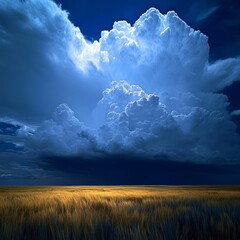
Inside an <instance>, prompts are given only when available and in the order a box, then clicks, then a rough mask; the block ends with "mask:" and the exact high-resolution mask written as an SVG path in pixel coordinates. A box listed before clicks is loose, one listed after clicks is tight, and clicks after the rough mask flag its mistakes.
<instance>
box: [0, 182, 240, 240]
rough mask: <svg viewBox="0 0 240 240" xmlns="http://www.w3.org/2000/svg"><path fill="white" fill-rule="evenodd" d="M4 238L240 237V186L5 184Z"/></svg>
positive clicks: (0, 215) (1, 200) (0, 205)
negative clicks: (51, 185)
mask: <svg viewBox="0 0 240 240" xmlns="http://www.w3.org/2000/svg"><path fill="white" fill-rule="evenodd" d="M0 239H1V240H10V239H11V240H15V239H16V240H18V239H19V240H24V239H31V240H33V239H41V240H44V239H58V240H61V239H66V240H68V239H90V240H91V239H93V240H97V239H113V240H124V239H130V240H131V239H138V240H142V239H144V240H145V239H146V240H149V239H153V240H161V239H164V240H165V239H166V240H175V239H181V240H184V239H194V240H198V239H199V240H200V239H204V240H206V239H212V240H215V239H219V240H221V239H223V240H230V239H232V240H234V239H240V187H219V186H218V187H214V186H212V187H210V186H208V187H204V186H193V187H190V186H185V187H184V186H115V187H111V186H91V187H90V186H81V187H54V186H53V187H0Z"/></svg>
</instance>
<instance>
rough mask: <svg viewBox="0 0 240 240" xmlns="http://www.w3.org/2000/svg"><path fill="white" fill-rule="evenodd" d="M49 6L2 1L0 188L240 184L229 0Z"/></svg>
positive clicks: (90, 1) (238, 92)
mask: <svg viewBox="0 0 240 240" xmlns="http://www.w3.org/2000/svg"><path fill="white" fill-rule="evenodd" d="M55 2H56V3H57V4H60V5H61V6H62V9H63V10H66V11H67V12H68V14H69V15H68V16H67V15H66V14H65V12H63V11H62V10H61V9H60V8H59V7H58V6H57V5H56V4H55V3H54V2H53V1H50V0H18V1H12V0H5V1H0V185H73V184H74V185H78V184H96V185H97V184H104V185H111V184H124V185H127V184H143V185H144V184H158V185H160V184H164V185H167V184H174V185H177V184H184V185H187V184H189V185H191V184H214V185H217V184H223V185H224V184H225V185H237V184H240V158H239V155H240V150H239V149H240V98H239V96H240V1H239V0H211V1H209V0H195V1H192V0H178V1H173V0H171V1H170V0H138V1H137V0H134V1H129V0H121V1H120V0H116V1H110V0H102V1H98V0H71V1H70V0H55ZM151 7H155V8H156V9H150V8H151ZM148 9H150V10H148ZM157 9H158V10H159V11H160V12H161V13H162V14H166V15H165V16H162V15H161V14H160V13H159V11H158V10H157ZM171 10H173V11H175V12H176V13H177V14H178V16H179V17H180V18H181V19H182V20H183V21H184V22H186V23H187V24H188V25H189V26H190V27H192V28H193V29H194V30H200V32H202V33H203V34H205V35H206V36H207V37H208V39H207V38H206V37H205V36H204V35H202V34H200V32H197V31H194V30H192V29H190V28H189V27H187V26H186V25H185V23H184V22H183V21H182V20H181V19H179V18H177V17H176V15H175V14H174V13H169V14H167V12H169V11H171ZM142 14H144V15H143V17H141V18H140V16H141V15H142ZM138 19H139V21H138V23H137V24H136V25H135V26H134V28H130V26H129V25H128V24H127V23H126V22H119V23H117V24H115V25H114V27H113V24H114V22H116V21H120V20H125V21H127V22H129V23H130V24H134V23H135V21H136V20H138ZM72 23H73V24H74V25H75V26H76V27H79V28H80V30H81V33H80V32H79V29H78V28H75V27H74V26H73V24H72ZM112 29H113V30H112ZM133 29H134V30H133ZM103 30H108V31H109V32H105V33H104V34H103V36H102V37H101V39H100V36H101V31H103ZM110 30H112V31H110ZM99 39H100V40H99ZM86 40H87V41H86ZM94 40H97V41H95V43H94ZM208 44H209V45H208ZM208 46H209V47H210V49H209V48H208ZM208 54H209V57H208ZM122 80H123V81H122Z"/></svg>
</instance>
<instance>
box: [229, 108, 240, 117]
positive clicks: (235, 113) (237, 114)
mask: <svg viewBox="0 0 240 240" xmlns="http://www.w3.org/2000/svg"><path fill="white" fill-rule="evenodd" d="M231 115H232V116H240V109H238V110H235V111H232V112H231Z"/></svg>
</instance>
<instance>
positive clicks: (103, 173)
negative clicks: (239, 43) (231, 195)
mask: <svg viewBox="0 0 240 240" xmlns="http://www.w3.org/2000/svg"><path fill="white" fill-rule="evenodd" d="M40 167H42V168H43V169H45V170H47V171H53V172H54V171H60V172H62V173H63V174H67V175H68V181H69V183H70V184H71V185H239V184H240V175H239V172H240V164H236V165H234V166H233V165H226V164H222V165H221V164H203V163H190V162H177V161H173V160H169V159H167V157H159V158H158V159H146V158H141V157H135V156H128V155H105V156H104V157H103V158H102V157H99V158H94V159H90V158H84V157H79V156H76V157H74V156H73V157H59V156H55V157H54V156H51V157H46V156H45V157H44V158H42V161H41V164H40ZM59 183H60V185H61V183H62V181H61V180H60V182H59ZM57 185H58V184H57Z"/></svg>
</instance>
